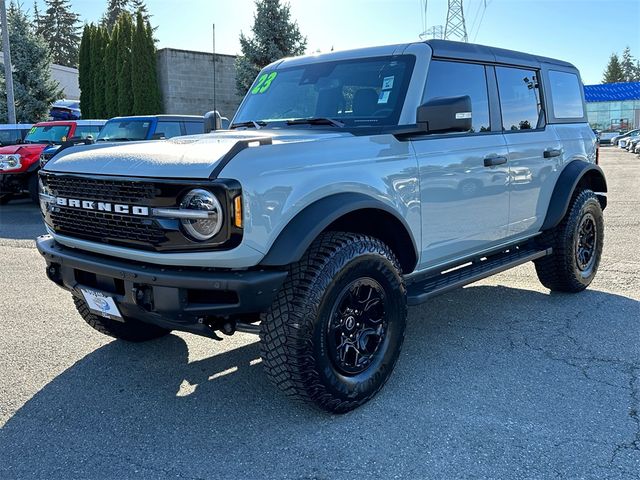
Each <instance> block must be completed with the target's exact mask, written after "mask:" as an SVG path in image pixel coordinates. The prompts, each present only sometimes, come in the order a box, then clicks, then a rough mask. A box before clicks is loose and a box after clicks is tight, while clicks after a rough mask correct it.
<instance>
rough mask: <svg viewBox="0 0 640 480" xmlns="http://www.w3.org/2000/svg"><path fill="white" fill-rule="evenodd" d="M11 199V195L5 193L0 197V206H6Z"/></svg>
mask: <svg viewBox="0 0 640 480" xmlns="http://www.w3.org/2000/svg"><path fill="white" fill-rule="evenodd" d="M12 198H13V194H11V193H5V194H3V195H0V205H6V204H7V203H9V202H10V201H11V199H12Z"/></svg>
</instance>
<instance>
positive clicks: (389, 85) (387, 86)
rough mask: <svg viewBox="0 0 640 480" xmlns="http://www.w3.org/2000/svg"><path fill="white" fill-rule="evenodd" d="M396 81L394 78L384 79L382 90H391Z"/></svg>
mask: <svg viewBox="0 0 640 480" xmlns="http://www.w3.org/2000/svg"><path fill="white" fill-rule="evenodd" d="M394 79H395V77H394V76H391V77H384V79H383V80H382V90H391V89H392V88H393V80H394Z"/></svg>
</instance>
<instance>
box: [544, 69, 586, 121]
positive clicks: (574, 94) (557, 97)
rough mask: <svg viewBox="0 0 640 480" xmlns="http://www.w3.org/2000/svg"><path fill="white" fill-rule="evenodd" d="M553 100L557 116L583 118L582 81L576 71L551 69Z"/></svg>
mask: <svg viewBox="0 0 640 480" xmlns="http://www.w3.org/2000/svg"><path fill="white" fill-rule="evenodd" d="M549 80H550V86H551V100H552V103H553V113H554V115H555V117H556V118H582V117H584V106H583V105H582V95H581V93H580V88H581V87H580V81H579V80H578V76H577V75H576V74H574V73H567V72H556V71H554V70H550V71H549Z"/></svg>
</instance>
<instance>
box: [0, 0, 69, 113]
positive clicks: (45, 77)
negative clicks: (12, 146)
mask: <svg viewBox="0 0 640 480" xmlns="http://www.w3.org/2000/svg"><path fill="white" fill-rule="evenodd" d="M7 20H8V24H9V42H10V43H11V59H12V61H13V83H14V85H13V87H14V93H15V101H16V117H17V121H18V122H21V123H29V122H38V121H41V120H45V119H46V118H47V114H48V113H49V106H50V105H51V103H53V102H54V101H56V100H58V99H59V98H61V97H62V90H61V89H60V85H59V84H58V83H57V82H56V81H55V80H53V79H52V78H51V72H50V66H51V57H50V55H49V50H48V48H47V45H46V43H45V42H44V40H43V39H42V37H41V36H40V35H37V34H36V33H35V32H34V30H33V28H32V25H31V22H30V20H29V18H28V17H27V15H26V14H25V12H24V11H23V10H22V8H21V7H20V6H19V5H16V4H14V3H11V4H10V5H9V8H8V12H7ZM0 70H1V71H0V75H1V76H2V80H3V81H2V82H1V87H0V88H2V91H0V104H2V105H1V106H0V112H2V113H3V114H4V118H1V119H0V121H3V122H6V121H7V119H6V111H7V104H6V102H7V100H6V98H7V97H6V89H5V86H4V69H0Z"/></svg>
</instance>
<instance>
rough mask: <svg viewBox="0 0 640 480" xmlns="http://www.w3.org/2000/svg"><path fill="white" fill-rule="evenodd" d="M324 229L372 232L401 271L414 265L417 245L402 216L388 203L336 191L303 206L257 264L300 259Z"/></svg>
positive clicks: (369, 233)
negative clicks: (397, 262) (392, 256)
mask: <svg viewBox="0 0 640 480" xmlns="http://www.w3.org/2000/svg"><path fill="white" fill-rule="evenodd" d="M326 231H344V232H351V233H363V234H367V235H371V236H374V237H376V238H379V239H380V240H382V241H383V242H385V243H386V244H387V245H389V247H390V248H391V250H392V251H393V252H394V254H395V255H396V256H397V257H398V260H399V262H400V265H401V266H402V270H403V272H404V273H410V272H412V271H413V270H414V268H415V267H416V265H417V262H418V249H417V247H416V242H415V239H414V237H413V235H412V234H411V229H410V227H409V226H408V224H407V222H406V221H405V219H404V218H402V217H401V216H400V215H398V213H397V212H396V211H395V210H394V209H393V208H392V207H390V206H389V205H386V204H385V203H383V202H381V201H380V200H377V199H375V198H373V197H370V196H367V195H365V194H361V193H339V194H335V195H331V196H328V197H325V198H323V199H321V200H318V201H316V202H314V203H312V204H311V205H308V206H307V207H305V208H304V209H303V210H301V211H300V212H299V213H298V214H297V215H296V216H295V217H294V218H293V219H292V220H291V221H290V222H289V223H288V224H287V226H286V227H285V228H284V229H283V230H282V232H280V234H279V235H278V237H277V238H276V240H275V242H274V243H273V245H272V246H271V248H270V249H269V251H268V252H267V254H266V255H265V257H264V258H263V259H262V261H261V262H260V265H265V266H282V265H288V264H290V263H293V262H296V261H298V260H300V259H301V258H302V256H303V255H304V253H305V252H306V251H307V249H308V248H309V246H310V245H311V243H312V242H313V241H314V240H315V239H316V238H317V237H318V235H320V234H321V233H323V232H326Z"/></svg>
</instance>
